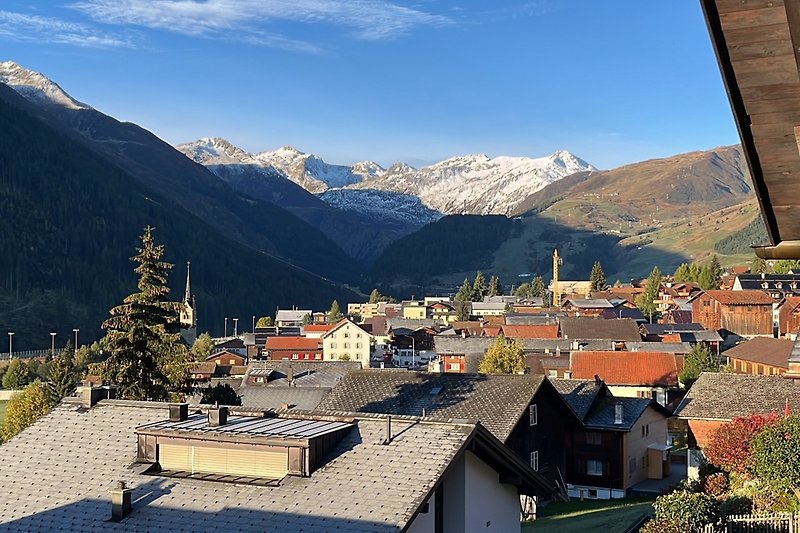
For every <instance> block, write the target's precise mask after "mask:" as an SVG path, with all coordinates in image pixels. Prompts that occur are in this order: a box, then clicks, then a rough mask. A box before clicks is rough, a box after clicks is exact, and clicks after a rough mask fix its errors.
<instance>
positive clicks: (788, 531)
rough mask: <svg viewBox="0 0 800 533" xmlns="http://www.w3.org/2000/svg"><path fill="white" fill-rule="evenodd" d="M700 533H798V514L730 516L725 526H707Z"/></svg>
mask: <svg viewBox="0 0 800 533" xmlns="http://www.w3.org/2000/svg"><path fill="white" fill-rule="evenodd" d="M702 533H800V514H796V513H774V514H754V515H731V516H728V517H727V518H726V521H725V525H707V526H705V527H704V528H703V530H702Z"/></svg>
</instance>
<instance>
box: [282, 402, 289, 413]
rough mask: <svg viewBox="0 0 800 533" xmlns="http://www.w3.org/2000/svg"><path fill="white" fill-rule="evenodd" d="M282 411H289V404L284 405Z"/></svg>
mask: <svg viewBox="0 0 800 533" xmlns="http://www.w3.org/2000/svg"><path fill="white" fill-rule="evenodd" d="M280 409H281V411H288V410H289V404H288V403H282V404H281V407H280Z"/></svg>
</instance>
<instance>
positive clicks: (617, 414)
mask: <svg viewBox="0 0 800 533" xmlns="http://www.w3.org/2000/svg"><path fill="white" fill-rule="evenodd" d="M622 415H623V407H622V403H620V402H617V403H616V405H614V424H615V425H621V424H622Z"/></svg>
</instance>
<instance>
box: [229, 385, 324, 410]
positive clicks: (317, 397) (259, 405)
mask: <svg viewBox="0 0 800 533" xmlns="http://www.w3.org/2000/svg"><path fill="white" fill-rule="evenodd" d="M330 391H331V389H330V388H329V387H314V388H311V387H261V386H257V385H256V386H253V385H249V386H247V387H242V388H241V389H239V394H240V396H241V398H242V407H251V408H253V409H269V410H278V409H280V408H281V406H282V405H283V404H288V405H289V409H299V410H302V411H312V410H314V409H316V408H317V406H318V405H319V404H320V402H321V401H322V400H323V399H324V398H325V396H327V395H328V393H329V392H330Z"/></svg>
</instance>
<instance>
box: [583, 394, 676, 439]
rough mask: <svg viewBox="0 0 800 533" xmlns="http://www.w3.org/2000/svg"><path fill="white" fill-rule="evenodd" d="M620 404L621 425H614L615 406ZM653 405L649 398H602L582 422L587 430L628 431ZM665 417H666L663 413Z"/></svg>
mask: <svg viewBox="0 0 800 533" xmlns="http://www.w3.org/2000/svg"><path fill="white" fill-rule="evenodd" d="M617 404H622V423H621V424H615V423H614V417H615V415H616V413H615V410H616V405H617ZM652 404H655V402H654V401H653V400H651V399H650V398H623V397H619V396H616V397H614V398H603V399H601V400H600V403H599V405H598V406H597V407H596V408H594V409H592V411H591V412H590V413H589V415H588V416H587V417H586V418H585V419H584V420H583V424H584V425H585V426H586V427H587V428H596V429H615V430H620V431H623V430H624V431H630V430H631V428H632V427H633V425H634V424H635V423H636V421H637V420H639V417H641V416H642V413H644V412H645V410H646V409H647V408H648V407H650V405H652ZM665 416H668V415H667V414H666V413H665Z"/></svg>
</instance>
